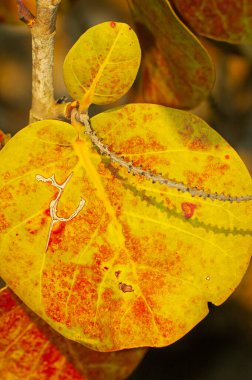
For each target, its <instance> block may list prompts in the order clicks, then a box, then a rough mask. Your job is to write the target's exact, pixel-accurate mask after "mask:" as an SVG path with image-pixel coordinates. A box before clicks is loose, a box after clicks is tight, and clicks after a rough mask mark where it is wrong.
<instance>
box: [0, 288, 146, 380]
mask: <svg viewBox="0 0 252 380" xmlns="http://www.w3.org/2000/svg"><path fill="white" fill-rule="evenodd" d="M144 353H145V350H144V349H135V350H125V351H120V352H111V353H101V352H97V351H92V350H89V349H88V348H85V347H84V346H82V345H81V344H79V343H75V342H72V341H69V340H68V339H66V338H63V337H62V336H61V335H60V334H58V333H57V332H56V331H54V330H53V329H52V328H51V327H49V326H48V325H47V324H46V323H45V322H44V321H43V320H42V319H40V318H39V317H38V316H36V315H35V314H34V313H33V312H31V310H29V309H28V308H27V307H26V306H25V305H24V304H23V303H22V302H21V301H20V300H19V299H18V298H17V297H16V296H15V295H14V293H12V292H11V290H9V289H7V288H5V289H2V290H1V291H0V378H1V380H20V379H23V380H27V379H29V380H38V379H39V380H108V379H109V380H124V379H125V378H126V377H127V376H129V374H130V373H131V372H132V371H133V370H134V369H135V367H136V366H137V365H138V364H139V362H140V361H141V359H142V357H143V356H144Z"/></svg>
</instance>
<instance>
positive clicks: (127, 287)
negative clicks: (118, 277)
mask: <svg viewBox="0 0 252 380" xmlns="http://www.w3.org/2000/svg"><path fill="white" fill-rule="evenodd" d="M119 289H120V290H121V291H122V292H123V293H128V292H134V289H133V288H132V285H127V284H123V283H122V282H120V283H119Z"/></svg>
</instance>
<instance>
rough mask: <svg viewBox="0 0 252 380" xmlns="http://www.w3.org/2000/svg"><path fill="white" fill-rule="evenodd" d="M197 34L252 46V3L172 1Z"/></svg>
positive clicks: (234, 1) (242, 0)
mask: <svg viewBox="0 0 252 380" xmlns="http://www.w3.org/2000/svg"><path fill="white" fill-rule="evenodd" d="M172 3H173V4H174V5H175V8H176V9H177V10H178V12H179V14H180V15H181V16H182V17H183V19H184V20H185V21H186V22H187V23H188V25H189V26H190V28H192V30H193V31H194V32H196V33H199V34H201V35H203V36H206V37H209V38H213V39H216V40H222V41H227V42H230V43H251V42H252V2H251V1H250V0H240V1H237V0H217V1H216V0H197V1H195V0H172Z"/></svg>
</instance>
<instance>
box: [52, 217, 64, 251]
mask: <svg viewBox="0 0 252 380" xmlns="http://www.w3.org/2000/svg"><path fill="white" fill-rule="evenodd" d="M65 228H66V223H64V222H60V223H59V225H58V228H56V229H55V230H53V231H52V233H51V237H50V240H49V244H48V246H49V247H50V246H51V245H52V244H60V243H61V242H62V240H63V233H64V230H65Z"/></svg>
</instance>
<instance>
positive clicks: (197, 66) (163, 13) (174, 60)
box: [129, 0, 215, 109]
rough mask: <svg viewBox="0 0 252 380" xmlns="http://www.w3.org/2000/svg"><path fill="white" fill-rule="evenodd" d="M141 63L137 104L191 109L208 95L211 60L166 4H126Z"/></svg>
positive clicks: (162, 0) (148, 0)
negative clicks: (139, 44) (140, 53)
mask: <svg viewBox="0 0 252 380" xmlns="http://www.w3.org/2000/svg"><path fill="white" fill-rule="evenodd" d="M129 5H130V8H131V11H132V14H133V17H134V21H135V26H136V30H137V33H138V37H139V39H140V43H141V47H142V51H143V62H142V67H141V73H142V76H141V79H142V80H141V83H140V90H139V95H138V98H137V100H138V101H139V99H140V101H144V102H148V103H157V104H163V105H165V106H170V107H176V108H184V109H190V108H193V107H195V106H196V105H198V103H200V102H201V101H202V100H204V98H205V97H206V96H208V94H209V92H210V91H211V89H212V87H213V83H214V79H215V73H214V67H213V63H212V61H211V58H210V56H209V55H208V53H207V51H206V50H205V49H204V47H203V46H202V45H201V43H200V42H199V40H198V39H197V38H196V36H194V35H193V34H192V33H191V32H190V30H188V28H187V27H186V26H185V25H184V24H183V23H182V21H181V20H180V19H179V18H178V17H177V15H176V14H175V12H174V10H173V9H172V7H171V4H170V2H169V1H168V0H144V1H143V0H129Z"/></svg>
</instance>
